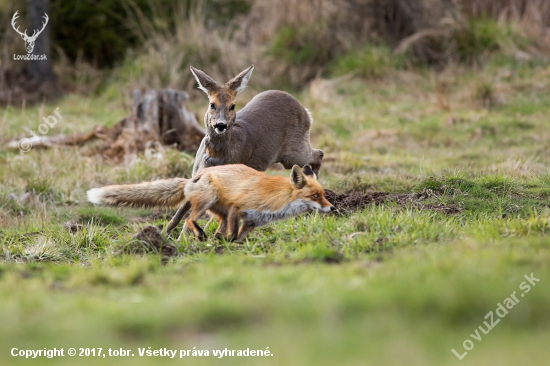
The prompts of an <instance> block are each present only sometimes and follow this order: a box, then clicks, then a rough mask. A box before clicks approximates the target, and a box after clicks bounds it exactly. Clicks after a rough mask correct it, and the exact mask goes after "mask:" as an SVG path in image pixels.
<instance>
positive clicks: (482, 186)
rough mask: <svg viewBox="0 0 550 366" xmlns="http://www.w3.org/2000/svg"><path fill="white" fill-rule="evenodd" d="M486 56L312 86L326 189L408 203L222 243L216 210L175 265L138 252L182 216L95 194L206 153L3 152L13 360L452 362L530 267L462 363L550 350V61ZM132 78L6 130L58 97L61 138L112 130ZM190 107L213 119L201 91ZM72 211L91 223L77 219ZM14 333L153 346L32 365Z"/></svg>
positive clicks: (0, 350)
mask: <svg viewBox="0 0 550 366" xmlns="http://www.w3.org/2000/svg"><path fill="white" fill-rule="evenodd" d="M488 31H491V29H488ZM480 32H481V31H480ZM484 47H485V46H484ZM487 65H488V66H487V67H485V68H483V69H480V70H478V71H476V72H475V73H474V72H472V71H470V70H464V69H456V68H455V69H452V68H450V69H448V70H447V71H445V72H444V73H441V74H437V75H435V74H430V73H429V72H427V71H419V72H417V73H410V72H403V71H394V72H392V73H391V75H386V76H384V77H383V78H381V79H373V80H371V81H369V82H368V83H366V81H365V80H363V79H359V78H357V79H355V77H356V76H357V77H358V76H359V75H356V76H352V77H351V78H348V79H340V80H336V81H334V82H328V83H326V84H322V85H324V86H322V89H321V91H322V93H321V94H319V93H317V94H316V93H315V90H314V89H313V87H312V88H311V90H309V91H304V92H303V93H302V94H301V95H299V98H300V99H301V101H302V102H303V103H304V104H305V105H306V106H307V107H308V108H310V109H311V111H312V113H313V116H314V118H315V123H314V125H313V129H312V141H313V144H314V146H315V147H319V148H322V149H324V151H325V153H326V158H325V159H326V160H325V163H324V165H323V168H322V172H321V177H320V181H321V183H322V184H323V185H324V186H325V187H326V188H329V189H332V190H335V191H337V192H344V191H347V190H354V189H355V190H362V191H385V192H390V193H392V194H401V195H407V197H411V200H410V201H392V200H389V201H388V202H386V203H384V204H380V205H376V206H375V205H371V206H367V207H366V208H365V209H364V210H362V211H359V212H356V213H353V214H352V215H350V216H347V217H336V216H326V215H318V214H309V215H304V216H302V217H299V218H296V219H290V220H286V221H283V222H277V223H274V224H271V225H269V226H267V227H264V228H261V229H258V230H256V231H254V232H253V233H252V234H251V235H250V236H249V237H248V238H247V239H246V240H245V241H243V242H242V243H227V242H219V241H217V240H215V239H213V238H212V235H213V233H214V231H215V229H216V224H215V223H212V224H210V225H209V226H208V227H207V228H206V232H207V234H208V235H209V239H208V240H207V241H205V242H198V241H196V240H195V239H194V238H192V237H183V238H182V239H181V240H179V241H178V240H176V239H175V237H177V234H175V235H174V237H172V238H171V239H170V240H171V241H172V242H173V244H174V245H175V246H176V248H177V253H178V255H177V256H175V257H172V258H170V259H169V260H168V261H167V262H166V261H165V260H163V259H162V258H160V257H159V256H158V255H156V254H149V255H128V254H122V253H123V251H122V250H121V249H122V248H125V247H127V245H129V244H130V243H132V242H134V241H135V239H134V237H135V235H136V234H137V233H138V232H139V231H140V230H141V229H142V228H144V227H145V226H148V225H155V226H158V225H166V223H167V221H168V218H169V217H170V215H171V214H172V213H173V211H170V210H143V209H140V210H135V209H126V208H106V207H94V206H92V205H90V204H88V203H87V202H86V200H85V192H86V190H87V189H89V188H92V187H97V186H101V185H106V184H114V183H130V182H140V181H143V180H151V179H160V178H165V177H173V176H184V177H189V175H190V169H191V167H192V157H191V156H189V155H188V154H184V153H179V152H177V151H174V150H170V149H157V150H151V151H148V152H147V153H146V154H143V155H142V156H139V157H138V159H137V160H136V161H134V162H131V163H128V164H118V165H117V164H114V163H111V162H107V161H105V160H102V159H101V158H100V157H97V156H94V155H93V154H91V153H90V151H89V150H88V149H87V148H59V149H50V150H37V149H33V150H31V151H30V152H28V153H19V152H17V151H15V152H14V151H10V150H7V149H0V182H1V183H0V299H1V301H0V324H1V326H0V344H1V345H2V346H1V347H0V364H2V365H7V364H17V365H18V364H25V365H28V364H40V365H43V364H45V365H50V364H51V365H54V364H55V365H72V364H74V363H75V362H78V363H83V364H91V365H94V364H102V365H106V364H113V363H116V364H121V365H125V364H128V365H130V364H131V365H134V364H140V365H141V364H143V365H156V364H161V363H162V364H165V363H169V364H182V363H189V364H198V365H203V364H204V365H212V364H219V365H257V364H261V365H264V364H267V365H363V364H374V365H395V364H407V365H453V364H457V363H458V362H459V361H458V359H457V357H456V356H455V355H454V354H453V353H452V352H451V349H455V350H457V352H459V353H462V352H464V347H463V342H464V341H465V340H466V339H470V340H473V339H472V338H471V337H470V334H474V335H475V330H476V328H477V327H478V326H483V322H484V321H485V320H486V319H485V318H484V317H485V316H486V314H487V313H489V312H490V311H495V309H496V308H497V304H498V303H499V302H503V301H504V299H506V298H507V297H508V296H510V294H511V293H513V292H514V291H516V292H517V294H518V296H519V294H520V293H521V292H522V290H520V289H519V286H520V284H521V283H522V282H524V281H525V279H524V275H529V274H531V273H533V274H534V276H535V277H537V278H539V279H540V282H539V283H538V284H537V285H536V286H534V287H533V288H531V290H530V291H529V292H528V293H525V294H524V295H525V296H524V297H518V298H519V299H520V302H519V303H518V304H517V305H515V306H514V307H513V308H512V309H510V310H509V314H508V315H506V317H505V318H502V319H501V321H500V323H499V324H498V325H497V326H496V327H495V328H494V329H493V330H491V332H490V333H488V334H486V335H485V334H481V335H482V339H481V341H476V340H473V343H474V345H475V346H474V348H473V349H472V350H471V351H469V353H468V355H467V356H466V358H465V359H464V360H462V361H461V362H462V363H465V364H468V365H488V364H502V365H516V364H520V363H523V364H532V365H542V364H544V363H545V362H546V360H547V359H548V358H549V357H550V352H549V351H547V347H546V344H547V343H548V341H550V315H549V313H548V305H549V303H550V290H549V288H550V287H549V286H547V285H546V284H547V283H550V270H549V268H550V239H549V233H550V205H549V198H550V176H549V172H548V168H549V165H548V161H550V160H549V158H550V154H549V149H548V141H550V130H549V129H548V120H547V116H548V115H549V113H550V102H549V100H550V99H549V92H550V89H548V86H547V85H546V84H544V83H541V80H544V77H545V75H547V74H548V70H549V69H548V67H549V66H548V64H545V63H530V64H528V65H518V64H516V63H515V62H507V61H503V60H502V59H500V60H498V62H497V61H495V62H489V63H488V64H487ZM507 71H510V73H508V72H507ZM516 71H517V72H516ZM502 75H508V76H505V77H503V76H502ZM251 84H253V80H252V81H251ZM480 88H481V89H480ZM115 89H116V86H112V87H110V88H109V89H108V91H107V92H105V93H104V94H103V95H101V96H97V97H91V98H83V97H78V96H75V95H70V96H68V97H66V98H65V99H63V100H61V101H59V103H58V104H56V105H45V106H37V107H32V108H28V107H27V108H25V109H17V108H12V107H10V108H6V109H3V110H2V111H0V117H1V118H2V119H3V123H2V124H1V125H0V131H1V132H2V133H3V136H4V137H5V138H20V137H23V136H25V135H26V132H25V130H24V129H23V126H24V127H28V128H31V129H36V128H37V126H38V125H39V124H40V118H41V116H45V115H49V114H51V113H52V112H53V110H54V109H55V108H57V107H59V108H60V111H61V113H62V115H63V120H61V121H60V122H59V123H58V124H57V125H56V126H55V127H54V129H52V131H51V132H50V134H57V133H62V132H63V133H75V132H83V131H87V130H90V129H91V128H92V127H93V126H94V125H97V124H107V125H113V124H114V123H116V122H117V121H118V120H119V119H120V118H121V117H123V116H124V115H125V113H126V112H125V110H124V108H123V107H122V106H123V103H122V102H121V97H119V96H118V95H117V93H114V92H113V90H115ZM480 91H482V92H483V93H480ZM251 94H252V93H251ZM245 95H246V94H245ZM319 95H321V96H322V98H320V97H319ZM117 98H118V99H117ZM487 98H489V99H490V100H491V101H492V102H491V103H490V105H487V104H486V103H484V100H486V99H487ZM243 101H244V100H243ZM243 101H240V102H243ZM191 107H192V108H193V110H195V111H197V112H199V113H202V111H203V108H204V107H205V105H204V100H203V99H200V100H196V101H192V103H191ZM270 174H284V175H287V174H288V172H286V171H276V170H273V171H270ZM440 206H445V207H453V208H456V210H457V213H454V214H445V213H444V212H443V211H441V210H437V209H434V207H440ZM68 221H70V222H72V223H78V224H81V225H82V227H81V228H80V229H79V230H78V231H76V232H74V233H70V232H69V231H68V230H67V229H66V227H65V226H66V223H67V222H68ZM202 224H203V225H204V224H205V222H204V221H203V222H202ZM180 229H181V226H180V227H179V228H178V229H177V230H178V231H179V230H180ZM13 347H16V348H19V349H43V348H45V347H46V348H53V347H57V348H65V349H66V350H67V349H68V348H69V347H74V348H77V349H78V348H80V347H88V348H94V347H101V348H103V352H106V350H107V349H108V348H112V349H117V350H118V349H119V348H123V349H129V350H132V353H134V354H135V355H136V356H135V357H119V358H116V359H113V358H108V357H107V358H105V359H104V358H94V357H77V358H72V357H68V356H66V357H63V358H57V359H45V358H40V359H35V360H32V359H24V358H15V357H12V356H11V355H10V350H11V349H12V348H13ZM143 347H145V348H147V347H152V349H158V348H169V349H176V350H180V349H183V350H193V347H196V349H201V350H210V353H211V354H212V350H214V349H224V348H226V347H227V348H229V349H246V348H247V347H248V348H251V349H257V350H260V349H261V350H265V349H266V347H269V350H270V352H271V353H272V354H273V356H269V357H262V358H256V357H226V358H222V359H218V358H215V357H213V356H212V355H211V356H209V357H187V358H189V359H183V360H181V359H174V360H168V359H164V358H155V357H138V348H143Z"/></svg>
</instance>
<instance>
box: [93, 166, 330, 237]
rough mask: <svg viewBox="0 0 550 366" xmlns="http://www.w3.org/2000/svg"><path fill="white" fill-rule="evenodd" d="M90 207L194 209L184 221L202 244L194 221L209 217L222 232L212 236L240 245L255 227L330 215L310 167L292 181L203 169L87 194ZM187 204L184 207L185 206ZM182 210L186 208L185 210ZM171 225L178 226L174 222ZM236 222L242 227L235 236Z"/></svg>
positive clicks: (246, 170) (245, 170) (295, 172)
mask: <svg viewBox="0 0 550 366" xmlns="http://www.w3.org/2000/svg"><path fill="white" fill-rule="evenodd" d="M88 199H89V200H90V201H91V202H93V203H105V204H110V205H130V206H159V207H165V206H175V205H177V204H179V205H180V207H182V209H183V210H185V211H186V210H188V209H189V208H192V210H193V211H192V212H191V214H190V215H189V217H188V218H187V220H186V223H187V225H188V227H189V229H190V230H192V231H193V232H194V233H195V235H196V236H197V237H198V238H199V239H201V240H203V239H205V234H204V231H203V230H202V229H201V228H200V227H199V226H198V225H197V221H198V219H199V218H200V217H201V216H202V215H203V214H204V213H205V212H206V211H209V212H211V213H212V214H213V216H214V217H215V218H217V219H218V221H219V223H220V226H219V228H218V231H217V232H216V236H223V235H224V234H225V233H226V232H227V235H225V237H226V238H228V239H242V238H243V237H244V236H245V235H246V234H247V233H248V232H249V231H250V230H252V229H253V228H254V227H257V226H262V225H265V224H267V223H269V222H271V221H273V220H280V219H284V218H287V217H291V216H295V215H298V214H300V213H303V212H306V211H311V210H319V211H325V212H327V211H330V210H332V209H333V206H332V205H331V204H330V202H328V201H327V199H326V198H325V195H324V190H323V188H322V187H321V185H320V184H319V182H317V179H316V177H315V175H314V174H313V172H312V170H311V167H310V166H308V165H306V166H305V167H304V169H303V170H302V169H301V168H299V167H298V166H297V165H295V166H294V167H293V168H292V174H291V179H290V181H289V179H288V178H285V177H282V176H270V175H268V174H266V173H264V172H259V171H257V170H254V169H252V168H250V167H248V166H245V165H242V164H235V165H221V166H215V167H210V168H205V169H204V170H203V171H201V172H200V173H199V174H198V175H197V176H196V177H194V178H192V179H181V178H174V179H168V180H160V181H156V182H147V183H141V184H128V185H115V186H107V187H103V188H95V189H93V190H90V191H88ZM184 203H185V205H184ZM184 207H185V208H184ZM183 214H184V212H180V211H178V213H177V214H176V216H177V217H178V218H177V219H176V218H174V219H173V220H172V221H171V222H170V225H169V230H168V231H170V230H171V228H173V227H174V226H176V225H177V223H178V222H179V220H180V219H181V217H183ZM174 220H175V221H176V222H174ZM239 220H240V221H242V222H243V224H242V226H241V227H240V229H239V230H238V233H237V229H236V227H237V226H238V223H239Z"/></svg>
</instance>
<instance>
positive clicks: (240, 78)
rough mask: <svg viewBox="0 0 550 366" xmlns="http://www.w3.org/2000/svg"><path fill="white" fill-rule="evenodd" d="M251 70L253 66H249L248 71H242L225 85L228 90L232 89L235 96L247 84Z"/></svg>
mask: <svg viewBox="0 0 550 366" xmlns="http://www.w3.org/2000/svg"><path fill="white" fill-rule="evenodd" d="M253 70H254V65H252V66H250V67H249V68H248V69H246V70H244V71H243V72H241V73H240V74H239V75H237V76H235V77H234V78H233V79H231V80H229V81H228V82H227V84H225V85H227V87H228V88H229V89H232V90H234V91H236V92H237V94H239V93H240V92H242V91H243V90H244V88H246V84H248V80H250V77H251V76H252V71H253Z"/></svg>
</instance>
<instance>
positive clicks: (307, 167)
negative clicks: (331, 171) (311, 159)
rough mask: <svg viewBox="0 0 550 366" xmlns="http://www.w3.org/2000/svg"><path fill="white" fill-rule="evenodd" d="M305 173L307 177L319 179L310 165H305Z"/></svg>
mask: <svg viewBox="0 0 550 366" xmlns="http://www.w3.org/2000/svg"><path fill="white" fill-rule="evenodd" d="M303 172H304V174H305V175H307V176H309V177H312V178H313V179H317V176H316V175H315V173H313V169H311V166H310V165H304V169H303Z"/></svg>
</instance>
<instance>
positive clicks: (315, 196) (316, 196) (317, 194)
mask: <svg viewBox="0 0 550 366" xmlns="http://www.w3.org/2000/svg"><path fill="white" fill-rule="evenodd" d="M319 197H321V196H319V193H315V194H314V195H313V198H315V199H317V198H319Z"/></svg>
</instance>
